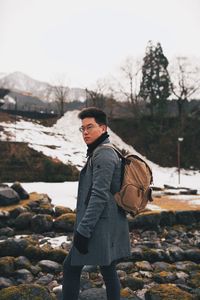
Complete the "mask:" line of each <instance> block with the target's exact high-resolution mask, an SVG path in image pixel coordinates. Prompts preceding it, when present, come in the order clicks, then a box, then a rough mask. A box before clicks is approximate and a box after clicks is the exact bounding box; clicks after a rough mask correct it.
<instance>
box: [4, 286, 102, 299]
mask: <svg viewBox="0 0 200 300" xmlns="http://www.w3.org/2000/svg"><path fill="white" fill-rule="evenodd" d="M79 299H80V300H94V299H95V300H106V299H107V297H106V291H105V289H103V288H91V289H88V290H85V291H83V292H82V293H80V296H79ZM3 300H4V299H3Z"/></svg>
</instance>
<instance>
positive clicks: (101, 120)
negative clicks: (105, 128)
mask: <svg viewBox="0 0 200 300" xmlns="http://www.w3.org/2000/svg"><path fill="white" fill-rule="evenodd" d="M78 117H79V119H81V120H83V119H85V118H94V119H95V121H96V123H98V124H102V125H108V120H107V116H106V113H105V112H104V111H103V110H101V109H99V108H97V107H87V108H84V109H82V110H81V112H80V113H79V114H78Z"/></svg>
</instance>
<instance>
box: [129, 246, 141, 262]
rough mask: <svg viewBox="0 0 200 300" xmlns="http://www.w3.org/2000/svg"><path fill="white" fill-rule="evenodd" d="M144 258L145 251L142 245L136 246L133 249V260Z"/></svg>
mask: <svg viewBox="0 0 200 300" xmlns="http://www.w3.org/2000/svg"><path fill="white" fill-rule="evenodd" d="M142 258H143V251H142V249H141V248H140V247H134V248H133V249H131V260H132V261H137V260H142Z"/></svg>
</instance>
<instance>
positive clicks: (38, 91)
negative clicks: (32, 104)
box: [0, 72, 49, 99]
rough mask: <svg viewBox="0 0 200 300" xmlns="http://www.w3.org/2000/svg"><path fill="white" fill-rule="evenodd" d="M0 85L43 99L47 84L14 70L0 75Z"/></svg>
mask: <svg viewBox="0 0 200 300" xmlns="http://www.w3.org/2000/svg"><path fill="white" fill-rule="evenodd" d="M0 86H2V87H4V88H7V89H10V90H15V91H20V92H24V93H30V94H32V95H34V96H38V97H41V98H42V99H43V98H44V96H45V95H46V92H47V89H48V86H49V84H48V83H46V82H42V81H38V80H35V79H33V78H31V77H29V76H28V75H26V74H24V73H21V72H14V73H11V74H8V75H6V76H3V77H1V78H0Z"/></svg>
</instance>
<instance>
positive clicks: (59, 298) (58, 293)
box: [53, 285, 63, 300]
mask: <svg viewBox="0 0 200 300" xmlns="http://www.w3.org/2000/svg"><path fill="white" fill-rule="evenodd" d="M53 292H54V293H55V295H56V299H57V300H63V299H62V285H60V286H56V287H54V288H53Z"/></svg>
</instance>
